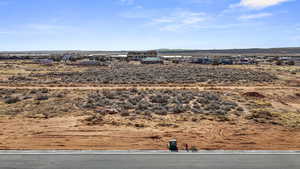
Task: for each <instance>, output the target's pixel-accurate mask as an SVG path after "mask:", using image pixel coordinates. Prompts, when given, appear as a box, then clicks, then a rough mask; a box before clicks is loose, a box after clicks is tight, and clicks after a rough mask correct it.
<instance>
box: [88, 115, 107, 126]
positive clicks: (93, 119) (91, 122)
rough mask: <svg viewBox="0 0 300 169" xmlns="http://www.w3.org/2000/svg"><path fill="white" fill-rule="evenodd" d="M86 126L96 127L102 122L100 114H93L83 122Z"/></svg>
mask: <svg viewBox="0 0 300 169" xmlns="http://www.w3.org/2000/svg"><path fill="white" fill-rule="evenodd" d="M84 122H86V123H87V124H88V125H97V124H101V123H102V122H103V118H102V116H101V115H100V114H94V115H92V116H90V117H88V118H86V119H85V120H84Z"/></svg>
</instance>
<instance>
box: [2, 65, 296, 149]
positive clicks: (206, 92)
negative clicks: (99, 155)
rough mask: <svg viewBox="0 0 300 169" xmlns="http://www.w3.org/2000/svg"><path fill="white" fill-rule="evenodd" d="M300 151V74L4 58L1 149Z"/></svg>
mask: <svg viewBox="0 0 300 169" xmlns="http://www.w3.org/2000/svg"><path fill="white" fill-rule="evenodd" d="M174 138H175V139H177V140H178V143H179V148H180V149H183V148H184V145H185V144H189V145H190V146H191V147H192V146H193V147H195V148H197V149H205V150H215V149H223V150H299V149H300V67H298V66H286V65H284V66H276V65H218V66H213V65H198V64H190V63H182V64H173V63H169V64H166V65H140V64H137V63H125V62H124V63H116V64H113V65H111V66H74V65H67V64H63V63H54V64H52V65H41V64H34V63H32V62H30V61H24V60H1V61H0V149H21V150H29V149H75V150H83V149H84V150H90V149H93V150H128V149H166V148H167V142H168V140H170V139H174Z"/></svg>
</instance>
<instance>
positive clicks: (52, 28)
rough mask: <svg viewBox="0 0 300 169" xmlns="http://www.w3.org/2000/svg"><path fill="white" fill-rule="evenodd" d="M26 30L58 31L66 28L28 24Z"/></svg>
mask: <svg viewBox="0 0 300 169" xmlns="http://www.w3.org/2000/svg"><path fill="white" fill-rule="evenodd" d="M27 28H28V29H31V30H36V31H59V30H65V29H66V28H67V27H66V26H62V25H55V24H28V25H27Z"/></svg>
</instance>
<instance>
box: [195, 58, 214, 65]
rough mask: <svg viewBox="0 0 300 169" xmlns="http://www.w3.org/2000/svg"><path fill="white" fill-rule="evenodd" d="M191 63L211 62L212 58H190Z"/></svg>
mask: <svg viewBox="0 0 300 169" xmlns="http://www.w3.org/2000/svg"><path fill="white" fill-rule="evenodd" d="M192 63H195V64H212V63H213V59H211V58H195V59H193V60H192Z"/></svg>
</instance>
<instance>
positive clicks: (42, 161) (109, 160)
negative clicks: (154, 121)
mask: <svg viewBox="0 0 300 169" xmlns="http://www.w3.org/2000/svg"><path fill="white" fill-rule="evenodd" d="M154 168H155V169H185V168H186V169H196V168H197V169H300V155H295V154H294V155H292V154H289V155H280V154H276V155H266V154H265V155H257V154H251V155H249V154H248V155H242V154H227V155H220V154H206V155H205V154H194V155H191V154H186V155H172V154H146V155H145V154H132V155H125V154H119V155H117V154H111V155H109V154H108V155H104V154H93V155H91V154H90V155H87V154H86V155H84V154H70V155H66V154H65V155H64V154H60V155H53V154H48V155H41V154H36V155H30V154H27V155H20V154H17V155H13V154H10V155H8V154H2V155H0V169H154Z"/></svg>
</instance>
